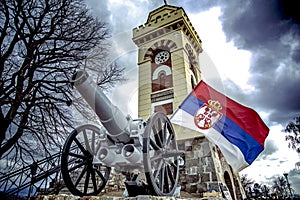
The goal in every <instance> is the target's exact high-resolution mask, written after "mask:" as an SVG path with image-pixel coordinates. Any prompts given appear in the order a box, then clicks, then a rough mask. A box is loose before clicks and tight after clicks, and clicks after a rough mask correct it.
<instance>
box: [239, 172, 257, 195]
mask: <svg viewBox="0 0 300 200" xmlns="http://www.w3.org/2000/svg"><path fill="white" fill-rule="evenodd" d="M241 183H242V186H243V188H244V190H245V192H246V195H247V197H251V196H252V189H251V188H252V185H253V184H254V180H252V179H250V178H248V175H247V174H242V175H241Z"/></svg>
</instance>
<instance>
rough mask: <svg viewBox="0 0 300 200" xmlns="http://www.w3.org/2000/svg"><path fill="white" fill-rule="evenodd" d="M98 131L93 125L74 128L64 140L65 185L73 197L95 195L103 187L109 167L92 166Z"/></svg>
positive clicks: (63, 169) (62, 161) (62, 158)
mask: <svg viewBox="0 0 300 200" xmlns="http://www.w3.org/2000/svg"><path fill="white" fill-rule="evenodd" d="M99 136H100V132H99V129H98V128H97V127H96V126H93V125H83V126H80V127H78V128H76V129H75V130H74V131H72V133H71V134H70V135H69V137H68V138H67V140H66V143H65V145H64V148H63V151H62V156H61V172H62V177H63V180H64V182H65V185H66V186H67V188H68V189H69V190H70V192H71V193H72V194H74V195H78V196H90V195H97V194H99V193H100V191H101V190H102V189H103V188H104V187H105V184H106V182H107V180H108V178H109V174H110V167H107V166H103V165H100V164H97V165H94V164H93V157H94V155H95V154H96V153H97V150H98V149H99V144H97V141H98V138H99Z"/></svg>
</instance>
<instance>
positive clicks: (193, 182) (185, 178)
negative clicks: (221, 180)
mask: <svg viewBox="0 0 300 200" xmlns="http://www.w3.org/2000/svg"><path fill="white" fill-rule="evenodd" d="M178 145H179V148H180V149H181V150H185V151H186V154H185V156H184V161H185V164H184V166H183V167H182V168H181V169H180V175H179V184H180V185H181V188H182V190H183V191H187V192H190V193H200V194H203V193H205V192H211V191H216V192H219V186H218V178H217V172H216V169H215V164H214V160H213V157H212V153H211V148H210V145H209V141H208V140H207V139H206V138H204V137H199V138H192V139H188V140H184V141H178Z"/></svg>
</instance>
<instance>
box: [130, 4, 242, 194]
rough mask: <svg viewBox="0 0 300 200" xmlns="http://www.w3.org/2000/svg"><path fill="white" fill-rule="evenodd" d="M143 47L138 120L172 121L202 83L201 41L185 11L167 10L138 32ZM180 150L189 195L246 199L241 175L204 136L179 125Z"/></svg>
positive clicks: (182, 180) (168, 7) (153, 13)
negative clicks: (156, 115)
mask: <svg viewBox="0 0 300 200" xmlns="http://www.w3.org/2000/svg"><path fill="white" fill-rule="evenodd" d="M133 41H134V43H135V44H136V45H137V46H138V71H139V72H138V76H139V77H138V78H139V90H138V93H139V94H138V103H139V104H138V115H139V117H141V118H143V119H147V118H148V117H149V116H151V114H152V113H153V112H157V111H160V112H164V113H165V114H167V115H168V116H171V115H172V114H173V112H174V111H175V110H176V108H177V107H178V105H180V104H181V103H182V101H183V100H184V99H185V97H186V96H187V95H188V94H189V93H190V92H191V91H192V89H193V88H194V87H195V86H196V85H197V83H198V82H199V81H200V80H201V73H200V64H199V54H200V53H201V52H202V46H201V40H200V37H199V36H198V34H197V32H196V30H195V29H194V27H193V26H192V24H191V22H190V20H189V18H188V16H187V14H186V13H185V11H184V9H183V8H181V7H175V6H171V5H164V6H162V7H159V8H157V9H155V10H153V11H151V12H150V13H149V15H148V18H147V21H146V23H145V24H143V25H141V26H139V27H137V28H135V29H133ZM174 128H175V132H176V139H177V141H178V144H179V148H181V149H183V150H185V152H186V153H185V157H184V160H185V165H184V167H183V168H182V169H181V172H180V173H181V174H180V184H181V186H182V189H183V190H186V191H188V192H194V193H201V194H203V193H205V192H207V191H216V192H221V187H220V185H225V186H227V188H228V190H229V192H230V194H231V196H232V199H242V196H244V193H243V190H242V189H241V186H240V180H239V177H238V175H235V174H234V173H233V171H232V169H231V167H230V166H229V165H228V164H227V163H226V161H225V159H224V157H223V156H222V153H221V152H220V150H219V149H218V147H217V146H215V145H213V144H212V143H210V142H209V141H208V140H207V139H206V138H205V137H204V136H203V135H202V134H200V133H199V132H194V131H191V130H189V129H186V128H182V127H179V126H176V125H174Z"/></svg>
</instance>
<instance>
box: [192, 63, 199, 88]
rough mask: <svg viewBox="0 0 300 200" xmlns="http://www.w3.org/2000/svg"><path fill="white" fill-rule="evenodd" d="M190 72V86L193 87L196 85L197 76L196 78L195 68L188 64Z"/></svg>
mask: <svg viewBox="0 0 300 200" xmlns="http://www.w3.org/2000/svg"><path fill="white" fill-rule="evenodd" d="M190 72H191V86H192V89H194V88H195V87H196V85H197V78H196V73H195V68H194V66H193V65H192V64H191V66H190Z"/></svg>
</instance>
